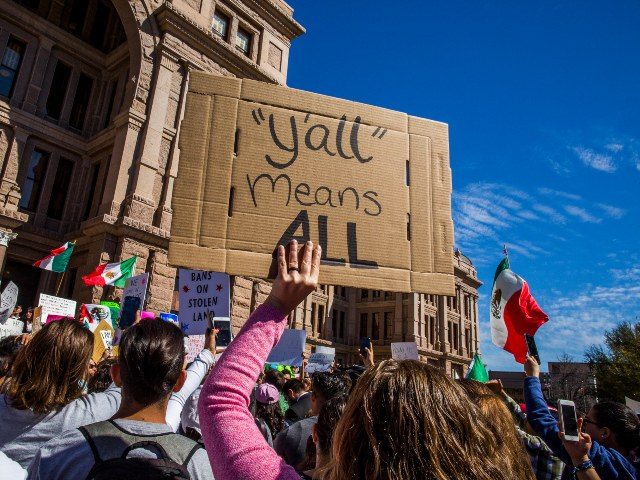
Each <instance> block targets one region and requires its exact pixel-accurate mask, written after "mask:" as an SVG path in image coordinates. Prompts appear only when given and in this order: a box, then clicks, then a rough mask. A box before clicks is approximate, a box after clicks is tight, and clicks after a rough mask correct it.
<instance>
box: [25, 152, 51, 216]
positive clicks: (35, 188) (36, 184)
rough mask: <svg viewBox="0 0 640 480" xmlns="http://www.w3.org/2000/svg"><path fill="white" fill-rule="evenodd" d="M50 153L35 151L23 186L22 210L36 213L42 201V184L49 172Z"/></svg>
mask: <svg viewBox="0 0 640 480" xmlns="http://www.w3.org/2000/svg"><path fill="white" fill-rule="evenodd" d="M48 162H49V153H47V152H43V151H41V150H37V149H36V150H34V151H33V153H32V154H31V159H30V160H29V168H28V170H27V178H26V179H25V181H24V184H23V185H22V197H21V198H20V204H19V205H20V208H23V209H25V210H29V211H31V212H35V210H36V207H37V206H38V200H39V199H40V190H41V189H42V182H43V181H44V176H45V174H46V172H47V163H48Z"/></svg>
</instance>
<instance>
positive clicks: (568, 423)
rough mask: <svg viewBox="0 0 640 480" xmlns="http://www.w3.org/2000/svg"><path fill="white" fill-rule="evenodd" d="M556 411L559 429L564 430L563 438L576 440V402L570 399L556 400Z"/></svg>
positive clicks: (577, 438)
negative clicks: (558, 418)
mask: <svg viewBox="0 0 640 480" xmlns="http://www.w3.org/2000/svg"><path fill="white" fill-rule="evenodd" d="M558 413H559V416H560V429H561V430H562V432H564V438H565V439H567V440H569V441H572V442H577V441H578V440H579V439H580V438H579V437H578V417H577V416H576V404H575V403H573V402H572V401H571V400H558Z"/></svg>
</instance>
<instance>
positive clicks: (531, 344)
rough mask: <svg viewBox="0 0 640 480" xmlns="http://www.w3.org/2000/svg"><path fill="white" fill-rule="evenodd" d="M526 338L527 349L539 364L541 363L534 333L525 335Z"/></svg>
mask: <svg viewBox="0 0 640 480" xmlns="http://www.w3.org/2000/svg"><path fill="white" fill-rule="evenodd" d="M524 340H525V342H526V343H527V350H528V351H529V355H531V356H532V357H533V358H535V359H536V362H538V365H540V356H539V355H538V347H537V346H536V341H535V340H534V338H533V336H532V335H527V334H525V335H524Z"/></svg>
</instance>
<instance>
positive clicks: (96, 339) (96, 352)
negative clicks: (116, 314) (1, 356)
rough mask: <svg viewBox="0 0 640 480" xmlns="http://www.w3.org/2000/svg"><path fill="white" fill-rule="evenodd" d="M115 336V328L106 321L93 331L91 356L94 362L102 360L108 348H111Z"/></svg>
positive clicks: (101, 322)
mask: <svg viewBox="0 0 640 480" xmlns="http://www.w3.org/2000/svg"><path fill="white" fill-rule="evenodd" d="M113 334H114V332H113V328H112V326H111V321H109V320H106V319H104V320H102V321H100V323H99V324H98V325H97V326H96V328H95V330H94V331H93V353H92V354H91V358H92V359H93V361H94V362H97V361H99V360H100V358H102V355H103V354H104V352H105V350H106V349H107V348H111V344H112V342H113Z"/></svg>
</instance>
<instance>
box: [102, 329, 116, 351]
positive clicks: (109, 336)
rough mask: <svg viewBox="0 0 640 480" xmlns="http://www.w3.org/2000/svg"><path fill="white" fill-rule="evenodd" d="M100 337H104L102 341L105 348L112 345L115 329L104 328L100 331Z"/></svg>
mask: <svg viewBox="0 0 640 480" xmlns="http://www.w3.org/2000/svg"><path fill="white" fill-rule="evenodd" d="M100 338H101V339H102V343H103V345H104V348H109V347H111V342H112V341H113V331H112V330H102V331H101V332H100Z"/></svg>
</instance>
